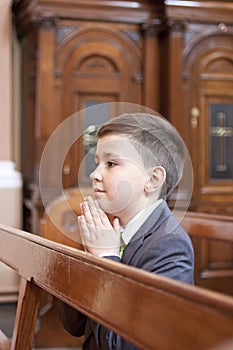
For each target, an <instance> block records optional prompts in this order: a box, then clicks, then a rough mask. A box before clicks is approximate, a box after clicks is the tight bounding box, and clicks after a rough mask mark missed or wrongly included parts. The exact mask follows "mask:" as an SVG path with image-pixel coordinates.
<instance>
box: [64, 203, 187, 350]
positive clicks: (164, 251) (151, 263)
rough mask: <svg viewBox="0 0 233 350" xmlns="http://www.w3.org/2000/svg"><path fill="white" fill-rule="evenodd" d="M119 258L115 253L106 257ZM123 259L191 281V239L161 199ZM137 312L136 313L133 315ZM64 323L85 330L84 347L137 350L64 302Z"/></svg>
mask: <svg viewBox="0 0 233 350" xmlns="http://www.w3.org/2000/svg"><path fill="white" fill-rule="evenodd" d="M108 258H110V259H112V260H115V261H118V262H120V258H118V257H108ZM121 262H122V263H124V264H127V265H130V266H134V267H137V268H140V269H143V270H146V271H149V272H152V273H156V274H159V275H162V276H166V277H170V278H173V279H176V280H178V281H182V282H186V283H190V284H193V275H194V254H193V247H192V243H191V240H190V238H189V236H188V235H187V233H186V232H185V231H184V230H183V228H182V227H181V226H180V225H179V223H178V222H177V221H176V219H175V218H174V217H173V215H172V213H171V211H170V209H169V208H168V206H167V204H166V202H165V201H163V202H162V203H161V204H160V205H159V206H158V207H157V208H156V209H155V210H154V211H153V212H152V214H151V215H150V216H149V218H148V219H147V220H146V221H145V222H144V224H143V225H142V226H141V227H140V228H139V230H138V231H137V232H136V234H135V235H134V237H133V238H132V240H131V241H130V242H129V244H128V245H127V246H126V248H125V250H124V253H123V256H122V260H121ZM135 316H136V315H135ZM61 319H62V322H63V325H64V327H65V328H66V329H67V330H68V331H69V332H70V333H71V334H73V335H75V336H81V335H83V334H85V341H84V345H83V349H84V350H97V349H98V350H99V349H102V350H113V349H117V350H136V349H137V347H136V346H134V345H132V344H130V343H129V342H128V341H126V340H124V339H122V338H121V337H120V336H118V335H117V334H114V333H113V332H112V331H110V330H108V329H106V328H105V327H103V326H101V325H100V324H98V323H96V322H94V321H92V320H90V319H88V318H86V316H84V315H82V314H81V313H79V312H78V311H76V310H74V309H72V308H71V307H69V306H68V305H66V304H63V306H62V308H61Z"/></svg>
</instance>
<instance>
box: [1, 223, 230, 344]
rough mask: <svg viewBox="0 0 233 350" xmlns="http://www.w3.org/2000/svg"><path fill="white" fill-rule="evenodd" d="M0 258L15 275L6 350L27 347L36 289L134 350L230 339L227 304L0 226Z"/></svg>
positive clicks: (224, 299)
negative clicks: (12, 314)
mask: <svg viewBox="0 0 233 350" xmlns="http://www.w3.org/2000/svg"><path fill="white" fill-rule="evenodd" d="M0 241H1V245H0V259H1V260H2V261H3V262H5V263H6V264H8V265H9V266H11V267H12V268H14V269H16V270H17V271H18V272H19V274H20V275H21V276H22V284H21V288H20V295H19V302H18V308H17V313H16V322H15V327H14V333H13V339H12V347H11V349H12V350H13V349H15V350H22V349H24V350H28V349H31V347H32V341H33V336H34V330H35V324H36V317H37V316H36V315H37V309H38V301H39V295H40V290H41V289H43V290H45V291H47V292H48V293H50V294H52V295H54V296H55V297H57V298H58V299H60V300H62V301H64V302H66V303H68V304H69V305H71V306H73V307H74V308H76V309H78V310H80V311H81V312H83V313H84V314H86V315H87V316H89V317H91V318H92V319H94V320H96V321H98V322H100V323H101V324H103V325H105V326H106V327H108V328H110V329H112V330H113V331H115V332H116V333H118V334H120V335H121V336H123V337H124V338H126V339H128V340H129V341H131V342H132V343H134V344H135V345H137V346H138V347H139V348H140V349H147V350H148V349H151V350H156V349H159V350H180V349H189V350H194V349H195V350H196V349H211V348H212V347H214V346H219V345H220V344H223V343H224V342H226V341H229V340H231V338H232V336H233V299H232V298H231V297H229V296H225V295H221V294H218V293H215V292H211V291H206V290H204V289H202V288H197V287H193V286H190V285H186V284H184V283H181V282H177V281H174V280H171V279H168V278H165V277H161V276H157V275H154V274H151V273H147V272H145V271H141V270H138V269H136V268H132V267H129V266H126V265H122V264H119V263H115V262H112V261H109V260H107V259H101V258H97V257H94V256H92V255H90V254H87V253H85V252H82V251H78V250H76V249H74V248H71V247H66V246H63V245H61V244H58V243H54V242H52V241H49V240H46V239H44V238H41V237H38V236H35V235H32V234H30V233H26V232H23V231H19V230H16V229H13V228H9V227H7V226H0Z"/></svg>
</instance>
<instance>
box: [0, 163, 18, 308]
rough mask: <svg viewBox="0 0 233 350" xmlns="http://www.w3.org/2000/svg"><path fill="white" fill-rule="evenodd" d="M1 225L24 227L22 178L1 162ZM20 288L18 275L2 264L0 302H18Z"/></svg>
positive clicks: (10, 164) (11, 165)
mask: <svg viewBox="0 0 233 350" xmlns="http://www.w3.org/2000/svg"><path fill="white" fill-rule="evenodd" d="M0 223H3V224H5V225H9V226H13V227H15V228H19V229H20V228H21V227H22V178H21V174H20V173H19V172H18V171H16V170H15V164H14V163H13V162H11V161H0ZM0 244H1V242H0ZM18 288H19V277H18V275H17V273H16V272H15V271H13V270H12V269H10V268H9V267H8V266H6V265H5V264H3V263H0V302H4V301H7V302H9V301H15V300H17V295H18Z"/></svg>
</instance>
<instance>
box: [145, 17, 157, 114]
mask: <svg viewBox="0 0 233 350" xmlns="http://www.w3.org/2000/svg"><path fill="white" fill-rule="evenodd" d="M161 24H162V21H161V20H159V19H158V20H155V21H153V22H150V23H144V24H143V25H142V33H143V35H144V55H145V56H144V89H143V93H144V96H143V104H144V105H145V106H146V107H149V108H152V109H153V110H155V111H159V108H160V103H159V101H160V96H159V95H160V94H159V85H160V60H159V56H160V55H159V39H158V34H159V33H160V31H161Z"/></svg>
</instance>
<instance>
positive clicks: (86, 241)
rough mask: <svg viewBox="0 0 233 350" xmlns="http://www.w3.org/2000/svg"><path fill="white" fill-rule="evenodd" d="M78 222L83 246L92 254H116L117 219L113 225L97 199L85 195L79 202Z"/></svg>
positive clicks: (118, 226) (118, 239)
mask: <svg viewBox="0 0 233 350" xmlns="http://www.w3.org/2000/svg"><path fill="white" fill-rule="evenodd" d="M81 211H82V215H81V216H79V217H78V224H79V230H80V235H81V238H82V243H83V246H84V248H85V249H86V250H87V251H88V252H90V253H92V254H94V255H104V254H107V255H110V254H112V255H118V254H119V249H120V225H119V219H118V218H115V219H114V220H113V226H112V224H111V223H110V221H109V219H108V217H107V215H106V214H105V213H104V212H103V210H102V209H101V208H100V207H99V205H98V203H97V201H94V200H93V199H92V198H91V197H87V198H86V200H85V201H84V202H83V203H82V204H81Z"/></svg>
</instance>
